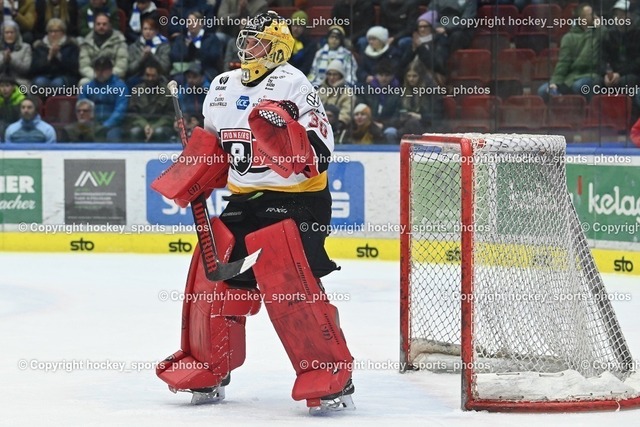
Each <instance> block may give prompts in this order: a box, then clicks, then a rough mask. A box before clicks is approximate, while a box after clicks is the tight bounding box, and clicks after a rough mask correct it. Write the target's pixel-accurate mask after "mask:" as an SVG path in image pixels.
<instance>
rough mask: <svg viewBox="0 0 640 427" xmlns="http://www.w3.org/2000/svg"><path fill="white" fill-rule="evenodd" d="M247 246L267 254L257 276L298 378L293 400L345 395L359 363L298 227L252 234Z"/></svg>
mask: <svg viewBox="0 0 640 427" xmlns="http://www.w3.org/2000/svg"><path fill="white" fill-rule="evenodd" d="M245 241H246V244H247V250H248V251H249V253H251V252H253V251H255V250H257V249H259V248H262V249H263V251H262V255H261V256H260V259H259V260H258V262H257V263H256V265H254V266H253V272H254V274H255V276H256V280H257V282H258V287H259V288H260V291H261V292H262V296H263V300H264V302H265V307H266V308H267V312H268V314H269V318H270V319H271V322H272V323H273V326H274V328H275V330H276V332H277V334H278V336H279V337H280V341H282V344H283V345H284V348H285V350H286V352H287V355H288V356H289V359H290V360H291V363H292V364H293V368H294V369H295V371H296V374H297V379H296V382H295V384H294V387H293V392H292V397H293V398H294V399H295V400H302V399H313V398H318V397H322V396H326V395H328V394H333V393H336V392H339V391H340V390H342V388H343V387H344V385H345V384H346V383H347V381H348V380H349V378H350V376H351V368H352V364H351V362H352V361H353V357H352V356H351V353H350V352H349V349H348V348H347V344H346V342H345V339H344V336H343V334H342V331H341V329H340V326H339V324H338V312H337V309H336V308H335V307H334V306H333V305H331V304H329V303H328V302H327V301H326V296H325V294H324V291H323V290H322V289H321V288H320V286H319V284H318V280H317V279H316V278H315V277H314V276H313V274H312V272H311V268H310V267H309V263H308V261H307V257H306V255H305V253H304V248H303V246H302V242H301V240H300V234H299V232H298V228H297V226H296V223H295V222H294V221H293V220H291V219H287V220H284V221H281V222H279V223H277V224H274V225H271V226H269V227H265V228H263V229H261V230H259V231H257V232H255V233H251V234H249V235H248V236H247V237H246V239H245Z"/></svg>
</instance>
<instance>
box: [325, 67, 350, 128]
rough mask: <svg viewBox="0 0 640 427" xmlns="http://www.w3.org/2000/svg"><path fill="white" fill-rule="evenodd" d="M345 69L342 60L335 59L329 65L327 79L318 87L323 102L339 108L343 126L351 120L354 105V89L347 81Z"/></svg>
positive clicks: (339, 119) (339, 118)
mask: <svg viewBox="0 0 640 427" xmlns="http://www.w3.org/2000/svg"><path fill="white" fill-rule="evenodd" d="M344 76H345V69H344V65H343V64H342V61H340V60H338V59H334V60H333V61H331V63H330V64H329V65H328V66H327V71H326V73H325V79H324V81H323V82H322V84H321V85H320V87H318V94H319V95H320V100H321V101H322V104H323V105H325V106H327V105H335V106H336V107H338V108H339V115H338V121H339V122H340V123H341V124H342V126H341V127H346V126H348V125H349V124H350V122H351V109H352V108H353V105H354V97H353V90H352V89H351V88H350V87H348V86H347V85H346V83H345V78H344Z"/></svg>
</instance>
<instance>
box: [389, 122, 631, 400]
mask: <svg viewBox="0 0 640 427" xmlns="http://www.w3.org/2000/svg"><path fill="white" fill-rule="evenodd" d="M564 154H565V142H564V138H563V137H559V136H545V135H497V134H496V135H493V134H487V135H481V134H464V135H424V136H413V137H406V138H404V139H403V142H402V144H401V174H402V175H401V189H402V190H401V223H402V229H403V231H402V234H401V359H402V360H401V364H402V366H403V370H416V369H429V370H433V371H458V372H460V373H461V375H462V407H463V409H465V410H470V409H475V410H495V411H518V410H521V411H554V410H556V411H575V410H597V409H617V408H620V407H625V406H634V405H639V404H640V393H639V391H638V390H640V381H639V380H638V379H637V377H636V376H635V374H634V367H635V366H634V361H633V359H632V356H631V354H630V352H629V349H628V346H627V343H626V342H625V339H624V336H623V334H622V332H621V330H620V325H619V323H618V321H617V319H616V316H615V313H614V311H613V308H612V305H611V301H610V298H611V296H610V294H607V292H606V290H605V288H604V285H603V282H602V279H601V277H600V274H599V272H598V270H597V268H596V266H595V263H594V261H593V258H592V256H591V252H590V250H589V247H588V245H587V241H586V238H585V236H584V233H583V232H582V229H581V224H580V221H579V219H578V217H577V214H576V212H575V210H574V208H573V204H572V202H571V198H570V195H569V193H568V190H567V184H566V175H565V163H564V162H565V156H564Z"/></svg>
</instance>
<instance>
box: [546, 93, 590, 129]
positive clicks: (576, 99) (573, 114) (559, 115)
mask: <svg viewBox="0 0 640 427" xmlns="http://www.w3.org/2000/svg"><path fill="white" fill-rule="evenodd" d="M586 115H587V100H586V99H585V98H584V97H583V96H581V95H562V96H552V97H551V98H550V99H549V116H548V120H547V124H548V125H549V126H572V127H574V128H577V129H579V128H581V127H582V125H584V122H585V119H586Z"/></svg>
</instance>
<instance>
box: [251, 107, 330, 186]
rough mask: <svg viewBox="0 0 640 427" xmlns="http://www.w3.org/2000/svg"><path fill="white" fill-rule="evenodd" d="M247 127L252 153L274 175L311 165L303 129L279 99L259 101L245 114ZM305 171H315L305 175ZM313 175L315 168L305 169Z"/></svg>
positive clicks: (309, 146)
mask: <svg viewBox="0 0 640 427" xmlns="http://www.w3.org/2000/svg"><path fill="white" fill-rule="evenodd" d="M293 106H294V107H295V104H293ZM249 127H250V128H251V132H253V136H254V137H255V142H254V149H255V153H256V155H258V156H260V158H261V160H262V161H263V162H264V163H265V164H266V165H267V166H269V167H270V168H271V169H272V170H273V171H274V172H276V173H277V174H278V175H280V176H282V177H284V178H288V177H289V176H291V174H293V173H296V174H297V173H303V172H305V168H306V167H307V165H311V166H315V164H316V161H315V153H314V151H313V148H312V147H311V143H310V142H309V137H308V136H307V131H306V129H305V128H304V127H303V126H302V125H301V124H300V123H298V122H297V121H296V120H294V118H292V117H291V115H290V114H289V112H288V111H287V110H285V109H284V108H282V107H281V102H279V101H272V100H264V101H261V102H260V103H259V104H258V105H257V106H256V107H255V108H254V109H253V111H252V112H251V114H250V115H249ZM309 170H311V171H315V173H311V174H309V172H308V171H309ZM317 174H318V172H317V168H316V167H311V168H309V169H307V172H306V175H307V176H314V175H317Z"/></svg>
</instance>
